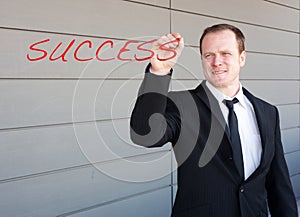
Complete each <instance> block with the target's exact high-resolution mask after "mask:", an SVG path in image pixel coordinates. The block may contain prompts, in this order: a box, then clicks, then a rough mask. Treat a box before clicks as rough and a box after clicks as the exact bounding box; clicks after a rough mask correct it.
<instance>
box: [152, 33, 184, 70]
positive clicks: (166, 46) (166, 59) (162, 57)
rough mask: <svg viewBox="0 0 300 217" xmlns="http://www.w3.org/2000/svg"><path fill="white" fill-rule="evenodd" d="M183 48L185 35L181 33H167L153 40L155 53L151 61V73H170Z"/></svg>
mask: <svg viewBox="0 0 300 217" xmlns="http://www.w3.org/2000/svg"><path fill="white" fill-rule="evenodd" d="M183 48H184V41H183V37H181V36H180V35H179V33H169V34H166V35H164V36H162V37H160V38H159V39H158V40H156V41H155V42H153V44H152V48H151V50H152V51H153V52H154V54H155V55H154V56H153V57H152V58H151V61H150V62H151V68H150V71H151V73H153V74H157V75H166V74H169V73H170V70H171V68H173V66H174V65H175V64H176V62H177V60H178V58H179V56H180V55H181V52H182V50H183ZM172 56H173V57H172ZM170 57H172V58H170Z"/></svg>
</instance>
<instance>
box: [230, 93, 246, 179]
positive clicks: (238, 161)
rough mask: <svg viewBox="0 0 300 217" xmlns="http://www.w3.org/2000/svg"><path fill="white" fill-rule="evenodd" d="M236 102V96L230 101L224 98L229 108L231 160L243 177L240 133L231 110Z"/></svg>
mask: <svg viewBox="0 0 300 217" xmlns="http://www.w3.org/2000/svg"><path fill="white" fill-rule="evenodd" d="M237 102H239V100H238V99H237V98H234V99H233V100H232V101H231V100H225V104H226V106H227V108H228V109H229V114H228V124H229V129H230V139H231V144H232V152H233V160H234V163H235V165H236V167H237V169H238V171H239V173H240V175H241V177H242V178H244V163H243V154H242V147H241V140H240V134H239V128H238V120H237V117H236V114H235V112H234V110H233V104H235V103H237Z"/></svg>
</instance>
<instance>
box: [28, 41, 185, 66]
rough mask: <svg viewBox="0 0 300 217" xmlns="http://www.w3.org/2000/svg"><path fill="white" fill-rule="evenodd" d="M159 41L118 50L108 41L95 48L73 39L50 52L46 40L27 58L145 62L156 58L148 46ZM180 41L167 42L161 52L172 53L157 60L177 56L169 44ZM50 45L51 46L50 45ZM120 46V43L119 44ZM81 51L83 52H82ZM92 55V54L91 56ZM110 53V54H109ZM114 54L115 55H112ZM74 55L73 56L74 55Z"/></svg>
mask: <svg viewBox="0 0 300 217" xmlns="http://www.w3.org/2000/svg"><path fill="white" fill-rule="evenodd" d="M156 40H157V39H153V40H150V41H146V42H140V41H137V40H129V41H126V42H124V43H122V44H121V45H123V46H121V48H116V47H117V46H116V44H115V43H114V41H112V40H106V41H104V42H103V43H100V44H99V45H97V46H94V44H93V42H92V41H90V40H84V41H82V42H80V43H77V45H76V40H75V39H73V40H72V41H71V42H69V43H68V45H67V46H66V45H63V42H59V43H58V44H57V45H56V46H55V48H54V49H53V50H52V49H50V50H49V47H51V46H49V45H51V42H50V39H45V40H42V41H38V42H36V43H33V44H31V45H30V46H29V50H30V52H29V53H27V55H26V57H27V60H28V61H31V62H33V61H41V60H43V59H47V58H48V59H49V61H59V60H61V61H62V62H67V61H68V60H70V59H71V58H74V59H75V60H76V61H79V62H86V61H91V60H93V59H96V60H98V61H103V62H105V61H111V60H115V59H118V60H121V61H133V60H135V61H145V60H149V59H151V58H152V57H154V55H155V53H154V51H152V50H151V49H150V48H147V45H148V47H149V45H151V44H152V43H153V42H155V41H156ZM179 40H180V39H175V40H173V41H169V42H166V43H164V44H161V45H160V46H159V49H160V50H163V51H165V52H167V53H170V55H168V56H167V57H165V56H164V57H159V56H158V55H157V56H156V58H157V59H158V60H160V61H167V60H170V59H172V58H174V57H175V56H176V54H177V53H176V51H175V50H173V49H171V48H168V46H167V45H168V44H171V43H175V42H179ZM49 43H50V44H49ZM118 45H120V43H118ZM80 51H81V52H80ZM91 53H92V54H91ZM108 53H109V54H108ZM111 53H113V54H111ZM72 54H73V55H72Z"/></svg>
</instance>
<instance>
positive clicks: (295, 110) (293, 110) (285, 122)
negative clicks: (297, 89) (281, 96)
mask: <svg viewBox="0 0 300 217" xmlns="http://www.w3.org/2000/svg"><path fill="white" fill-rule="evenodd" d="M278 109H279V115H280V126H281V129H286V128H295V127H299V126H300V123H299V122H300V121H299V120H300V117H299V115H300V106H299V104H298V105H297V104H295V105H284V106H278Z"/></svg>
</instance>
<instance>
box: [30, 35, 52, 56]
mask: <svg viewBox="0 0 300 217" xmlns="http://www.w3.org/2000/svg"><path fill="white" fill-rule="evenodd" d="M49 41H50V39H45V40H43V41H38V42H36V43H34V44H32V45H30V46H29V49H30V50H32V51H37V52H41V53H43V54H42V56H40V57H36V58H31V57H30V55H29V54H27V55H26V57H27V59H28V60H29V61H38V60H41V59H43V58H45V57H46V56H47V51H45V50H43V49H39V48H36V47H35V46H36V45H39V44H43V43H45V42H49Z"/></svg>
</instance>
